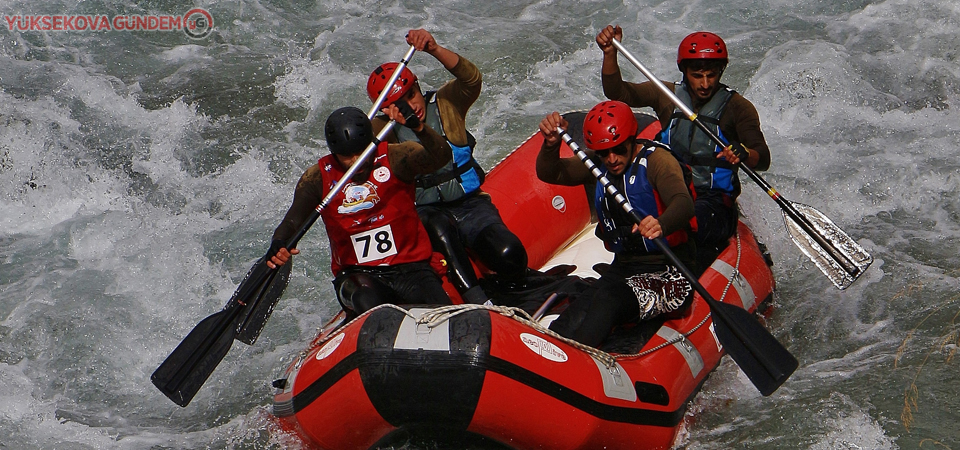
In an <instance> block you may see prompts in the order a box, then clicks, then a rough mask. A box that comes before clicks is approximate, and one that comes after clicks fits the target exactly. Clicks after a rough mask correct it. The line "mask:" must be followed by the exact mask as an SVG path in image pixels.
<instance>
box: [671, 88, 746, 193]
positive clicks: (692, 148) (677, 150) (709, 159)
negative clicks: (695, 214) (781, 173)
mask: <svg viewBox="0 0 960 450" xmlns="http://www.w3.org/2000/svg"><path fill="white" fill-rule="evenodd" d="M674 92H675V93H676V95H677V97H678V98H679V99H680V100H681V101H682V102H683V103H684V104H685V105H687V106H688V107H690V108H693V99H692V98H691V97H690V91H689V90H688V89H687V84H686V83H683V82H679V83H677V88H676V89H674ZM735 93H736V91H734V90H733V89H730V88H728V87H726V86H724V85H720V89H719V90H718V91H717V93H716V94H714V95H713V97H712V98H710V101H708V102H707V103H706V104H705V105H703V106H702V107H700V111H699V112H697V118H698V119H699V120H700V121H701V122H703V123H704V125H706V126H707V127H708V128H710V129H711V130H712V131H713V133H714V134H716V135H717V136H718V137H720V139H721V140H723V141H724V142H726V138H725V137H724V136H723V132H722V131H720V115H721V114H723V110H724V108H726V106H727V102H728V101H730V98H731V97H733V94H735ZM659 141H660V142H663V143H665V144H667V145H669V146H670V148H671V149H672V150H673V152H674V154H675V155H677V157H678V158H679V159H680V161H682V162H684V163H686V164H689V165H690V166H691V168H692V169H693V186H694V187H695V188H696V189H704V190H706V189H712V190H719V191H722V192H724V193H726V194H729V195H730V196H732V197H734V198H736V197H737V196H738V195H740V178H739V177H738V176H737V167H736V166H734V165H732V164H730V163H728V162H726V161H724V160H722V159H717V154H718V153H720V152H722V151H723V147H721V146H719V145H717V144H716V143H715V142H713V140H712V139H710V137H709V136H707V134H706V133H704V132H703V130H700V129H699V127H697V125H696V124H694V123H693V122H691V121H690V118H689V117H687V116H686V115H685V114H684V113H683V112H682V111H680V109H679V108H675V109H674V111H673V115H672V116H670V123H669V124H668V125H667V128H665V129H663V130H662V131H661V132H660V137H659Z"/></svg>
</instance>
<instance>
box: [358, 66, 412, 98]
mask: <svg viewBox="0 0 960 450" xmlns="http://www.w3.org/2000/svg"><path fill="white" fill-rule="evenodd" d="M399 65H400V63H395V62H388V63H383V64H381V65H380V67H377V68H376V70H374V71H373V73H371V74H370V78H368V79H367V95H369V96H370V100H371V101H376V100H377V97H379V96H380V92H382V91H383V88H384V87H386V85H387V81H390V77H391V76H392V75H393V72H394V71H395V70H397V66H399ZM416 82H417V76H416V75H414V74H413V72H411V71H410V69H407V68H406V67H404V68H403V70H402V71H401V72H400V77H399V78H397V81H396V82H395V83H393V88H392V89H391V90H390V93H389V94H387V98H385V99H384V100H383V106H389V105H390V104H392V103H393V102H395V101H397V100H400V98H401V97H403V96H404V95H406V93H407V92H408V91H409V90H410V89H411V88H412V87H413V85H414V84H415V83H416Z"/></svg>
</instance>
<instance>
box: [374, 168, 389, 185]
mask: <svg viewBox="0 0 960 450" xmlns="http://www.w3.org/2000/svg"><path fill="white" fill-rule="evenodd" d="M373 179H374V180H377V183H386V182H387V181H388V180H390V169H388V168H386V167H384V166H380V167H377V169H376V170H374V171H373Z"/></svg>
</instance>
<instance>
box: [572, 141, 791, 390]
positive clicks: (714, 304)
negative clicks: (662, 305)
mask: <svg viewBox="0 0 960 450" xmlns="http://www.w3.org/2000/svg"><path fill="white" fill-rule="evenodd" d="M557 131H558V132H559V133H560V137H561V138H562V139H563V141H564V142H566V143H567V145H568V146H569V147H570V149H571V150H573V152H574V153H575V154H576V155H577V158H580V161H582V162H583V164H584V165H585V166H587V168H588V169H590V172H591V173H593V175H594V176H595V177H596V178H597V181H599V182H600V185H601V186H603V188H604V190H606V193H607V195H608V196H609V197H612V198H613V199H614V201H616V202H617V203H619V204H620V206H621V207H622V208H623V209H624V211H626V212H627V214H628V215H629V216H630V218H631V219H632V220H633V221H634V222H635V223H638V224H639V223H640V222H641V221H642V220H643V217H645V216H647V214H646V213H645V212H643V211H639V212H638V211H637V209H635V208H634V207H633V206H632V205H630V203H629V202H628V201H627V199H626V198H624V196H623V195H621V194H620V192H619V191H618V190H617V188H616V187H615V186H614V185H613V184H612V183H611V182H610V180H608V179H607V177H606V176H604V175H603V173H602V172H601V171H600V169H599V168H597V166H596V164H594V163H593V160H591V159H590V157H589V156H587V154H586V152H584V151H583V150H581V149H580V146H579V145H577V143H576V142H574V140H573V138H571V137H570V135H569V134H567V132H566V131H565V130H564V129H562V128H558V129H557ZM653 242H654V243H656V245H657V247H658V248H659V249H660V251H661V252H663V254H664V255H666V256H667V259H669V260H670V263H671V264H673V265H674V266H676V267H677V269H679V270H680V272H681V273H682V274H683V276H684V278H686V279H687V280H688V281H690V284H691V285H693V288H694V289H695V290H696V291H697V293H699V294H700V297H702V298H703V299H704V300H706V302H707V306H709V307H710V314H711V315H712V316H713V326H714V329H715V330H716V333H717V339H719V340H720V343H721V344H722V345H723V347H724V348H725V349H726V350H727V353H729V354H730V356H731V357H732V358H733V360H734V361H735V362H736V363H737V365H739V366H740V369H741V370H743V373H745V374H746V375H747V378H749V379H750V381H751V382H753V385H754V386H756V387H757V389H758V390H759V391H760V393H761V394H763V395H770V394H772V393H773V392H774V391H776V390H777V388H778V387H780V385H781V384H783V382H784V381H786V380H787V378H789V377H790V374H792V373H793V371H794V370H796V369H797V366H798V363H797V359H796V358H794V357H793V355H791V354H790V352H789V351H788V350H787V349H786V348H784V347H783V345H781V344H780V342H778V341H777V339H776V338H775V337H773V335H772V334H770V332H769V331H767V329H766V328H764V327H763V325H761V324H760V322H759V321H757V319H756V317H754V316H753V314H750V313H749V312H747V311H746V310H744V309H743V308H740V307H737V306H734V305H731V304H728V303H723V302H720V301H717V300H716V299H714V298H713V296H712V295H710V293H709V292H707V290H706V288H704V287H703V285H702V284H700V281H699V280H697V277H696V276H694V274H693V272H691V271H690V269H689V268H687V266H686V265H684V264H683V262H681V261H680V259H679V258H677V255H676V254H675V253H674V252H673V250H671V249H670V246H669V245H667V242H666V241H665V240H664V239H663V237H659V238H657V239H654V240H653Z"/></svg>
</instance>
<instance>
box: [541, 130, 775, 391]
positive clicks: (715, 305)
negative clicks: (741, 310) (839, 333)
mask: <svg viewBox="0 0 960 450" xmlns="http://www.w3.org/2000/svg"><path fill="white" fill-rule="evenodd" d="M557 131H558V132H559V134H560V137H561V138H562V139H563V141H564V142H566V143H567V146H569V147H570V149H571V150H573V152H574V153H575V154H576V155H577V158H580V161H581V162H583V164H584V165H585V166H586V167H587V169H589V170H590V172H591V173H592V174H593V176H595V177H596V178H597V181H599V182H600V184H601V185H602V186H603V188H604V190H605V191H606V192H607V195H608V196H610V197H613V199H614V201H615V202H617V203H618V204H620V207H621V208H623V210H624V211H626V212H627V214H628V215H629V216H630V218H631V219H632V220H633V221H634V222H635V223H637V224H639V223H640V221H642V220H643V217H644V216H647V215H649V214H646V213H645V212H644V211H642V210H639V211H638V209H636V208H634V207H633V205H631V204H630V202H628V201H627V199H626V197H624V196H623V195H622V194H621V193H620V191H619V190H617V187H616V186H614V185H613V183H611V182H610V180H608V179H607V177H606V176H605V175H604V174H603V172H601V171H600V169H599V168H598V167H597V165H596V164H594V162H593V160H591V159H590V157H589V156H588V155H587V153H586V152H584V151H583V150H581V149H580V146H579V145H578V144H577V143H576V142H574V140H573V138H572V137H570V135H569V134H567V132H566V131H565V130H564V129H563V128H557ZM653 242H654V243H655V244H656V245H657V247H658V248H659V249H660V251H661V252H663V254H664V255H665V256H666V257H667V259H668V260H670V263H671V264H673V265H674V266H676V268H677V269H679V270H680V273H681V274H683V277H684V278H686V279H687V280H688V281H689V282H690V284H691V285H692V286H693V288H694V289H695V290H696V291H697V293H698V294H700V297H702V298H703V299H704V300H705V301H706V302H707V305H708V306H709V307H710V313H711V314H712V315H713V317H714V318H715V319H719V322H721V323H722V324H724V325H725V326H726V327H727V329H729V330H730V331H731V332H732V333H733V334H734V336H736V338H737V340H739V342H740V344H742V345H743V346H744V347H746V348H747V350H748V351H749V352H750V353H751V354H752V355H753V357H754V358H755V359H756V360H757V361H758V362H760V364H762V365H763V367H764V368H765V369H766V370H767V372H769V373H771V374H780V373H781V372H782V371H781V370H780V367H779V365H778V364H776V363H775V362H774V361H772V360H771V359H770V358H768V357H767V354H766V353H765V352H764V349H762V348H759V347H758V346H757V345H754V340H753V339H751V338H750V336H747V335H746V334H745V333H743V331H742V330H741V329H740V327H738V326H736V324H735V322H734V320H733V319H732V318H731V317H730V316H728V315H727V313H726V312H725V311H723V309H722V308H720V307H719V303H720V302H719V301H717V300H716V299H714V298H713V296H712V295H710V292H708V291H707V289H706V288H704V287H703V285H702V284H700V281H699V280H698V279H697V277H696V275H694V274H693V272H692V271H690V268H688V267H687V266H686V264H684V263H683V262H682V261H680V258H678V257H677V254H676V253H674V252H673V250H672V249H670V246H669V245H668V244H667V242H666V240H665V239H664V238H663V237H662V236H661V237H658V238H656V239H653ZM768 333H769V332H768ZM724 344H725V345H729V344H728V343H724ZM784 351H786V349H784ZM791 357H792V356H791ZM774 378H779V375H777V376H774Z"/></svg>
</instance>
